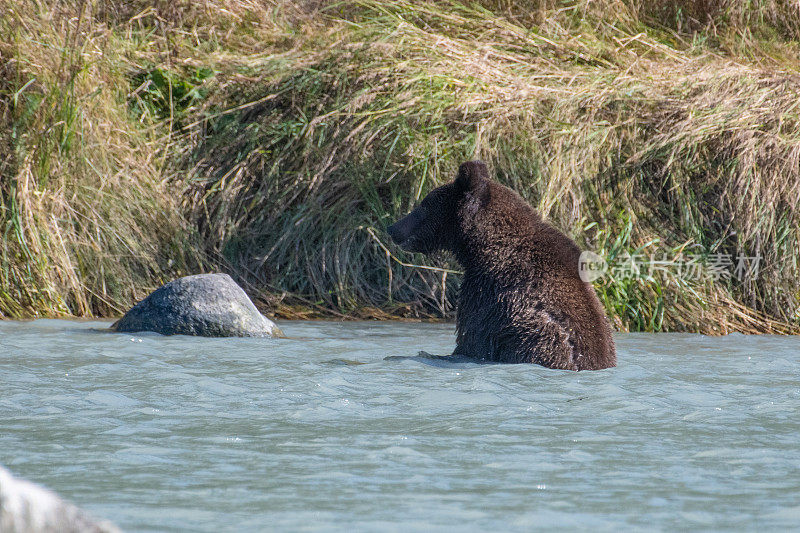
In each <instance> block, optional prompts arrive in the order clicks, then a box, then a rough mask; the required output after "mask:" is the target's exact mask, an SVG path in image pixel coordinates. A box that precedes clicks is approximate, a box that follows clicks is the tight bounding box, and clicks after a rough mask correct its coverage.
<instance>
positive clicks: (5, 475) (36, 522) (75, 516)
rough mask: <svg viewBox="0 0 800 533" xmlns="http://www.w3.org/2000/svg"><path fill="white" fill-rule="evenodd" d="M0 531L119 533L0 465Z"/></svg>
mask: <svg viewBox="0 0 800 533" xmlns="http://www.w3.org/2000/svg"><path fill="white" fill-rule="evenodd" d="M0 531H2V532H3V533H39V532H41V533H45V532H47V533H50V532H55V531H58V532H60V533H61V532H63V533H89V532H91V533H119V529H118V528H117V527H116V526H115V525H113V524H112V523H110V522H99V521H96V520H95V519H94V518H92V517H91V516H89V515H88V514H87V513H86V512H85V511H83V510H81V509H79V508H78V507H75V506H74V505H72V504H71V503H67V502H65V501H64V500H62V499H61V498H59V497H58V495H57V494H55V493H54V492H51V491H49V490H47V489H45V488H42V487H40V486H39V485H35V484H33V483H31V482H29V481H25V480H23V479H19V478H15V477H14V476H12V475H11V473H10V472H9V471H8V470H6V469H4V468H3V467H2V466H0Z"/></svg>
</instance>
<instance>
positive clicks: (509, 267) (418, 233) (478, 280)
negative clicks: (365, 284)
mask: <svg viewBox="0 0 800 533" xmlns="http://www.w3.org/2000/svg"><path fill="white" fill-rule="evenodd" d="M388 232H389V235H390V236H391V237H392V239H393V240H394V241H395V242H396V243H397V244H398V245H400V246H401V247H402V248H403V249H405V250H407V251H410V252H420V253H431V252H434V251H436V250H449V251H450V252H452V253H453V254H454V255H455V257H456V259H457V260H458V262H459V263H460V264H461V265H462V267H463V269H464V279H463V282H462V284H461V288H460V292H459V298H458V304H457V315H456V316H457V326H456V333H457V341H456V349H455V351H454V352H453V355H464V356H468V357H474V358H479V359H484V360H487V361H496V362H504V363H536V364H539V365H543V366H546V367H549V368H560V369H568V370H597V369H601V368H608V367H612V366H615V365H616V352H615V349H614V340H613V338H612V335H611V327H610V325H609V323H608V319H607V318H606V315H605V312H604V310H603V307H602V306H601V304H600V301H599V299H598V298H597V295H596V293H595V291H594V288H593V287H592V285H591V284H590V283H585V282H583V281H582V280H581V279H580V276H579V274H578V258H579V256H580V249H579V248H578V246H577V245H576V244H575V242H574V241H573V240H572V239H570V238H569V237H567V236H566V235H564V234H563V233H561V232H560V231H558V230H557V229H555V228H554V227H553V226H551V225H550V224H548V223H547V222H545V221H544V220H543V219H542V217H541V216H540V215H539V214H538V213H537V212H536V211H534V210H533V208H531V207H530V206H529V205H528V204H527V203H526V202H525V200H523V199H522V197H521V196H519V195H518V194H517V193H515V192H514V191H512V190H511V189H509V188H508V187H505V186H503V185H500V184H499V183H496V182H493V181H491V180H490V179H489V174H488V171H487V168H486V165H484V164H483V163H482V162H480V161H470V162H467V163H463V164H462V165H461V166H460V168H459V170H458V176H457V178H456V179H455V181H453V182H451V183H448V184H446V185H443V186H441V187H439V188H437V189H435V190H433V191H431V193H430V194H428V195H427V196H426V197H425V198H424V199H423V200H422V202H421V204H420V205H419V206H418V207H417V208H416V209H414V210H413V211H412V212H411V213H409V214H408V215H407V216H406V217H404V218H402V219H401V220H399V221H398V222H396V223H395V224H393V225H392V226H390V227H389V228H388Z"/></svg>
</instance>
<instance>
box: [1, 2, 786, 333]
mask: <svg viewBox="0 0 800 533" xmlns="http://www.w3.org/2000/svg"><path fill="white" fill-rule="evenodd" d="M5 4H6V5H7V7H6V8H5V9H4V12H7V13H10V16H6V17H4V18H3V19H2V22H0V24H2V25H3V27H2V28H0V35H2V36H3V37H1V38H0V39H2V44H1V45H0V46H1V47H2V48H0V53H2V61H3V67H2V69H3V70H2V76H1V78H0V84H1V85H0V120H2V121H3V127H2V133H0V150H2V152H3V154H2V155H3V161H4V162H3V163H2V167H1V168H0V177H2V187H1V188H0V191H1V192H0V194H1V195H2V196H0V198H1V199H2V200H1V201H2V204H1V206H2V207H1V208H2V212H1V213H0V224H1V225H2V228H3V231H4V239H3V243H2V253H3V259H2V272H0V276H2V277H1V278H0V312H2V313H3V314H5V315H6V316H30V315H34V314H45V315H51V314H74V315H89V314H101V315H105V314H117V313H118V312H119V310H121V309H124V308H126V307H127V306H129V305H130V304H131V302H132V301H133V300H134V299H135V298H136V297H140V296H141V295H142V294H143V293H145V292H146V291H147V290H148V289H151V288H153V287H154V286H156V285H157V284H159V283H160V282H162V281H163V280H166V279H168V278H171V277H174V276H176V275H180V274H182V273H185V272H194V271H197V270H199V269H223V270H226V271H228V272H230V273H231V274H233V275H234V277H235V278H236V279H238V280H239V281H241V282H242V283H243V284H244V285H245V286H246V287H247V288H248V290H249V291H250V292H251V294H253V295H254V296H256V297H257V298H258V299H259V300H260V301H261V302H262V303H263V304H264V305H265V306H266V307H267V308H269V309H271V310H273V311H275V312H277V314H278V315H279V316H287V317H302V316H318V315H334V316H340V315H345V316H373V317H376V316H377V317H382V316H406V317H441V316H449V315H450V314H451V313H452V308H453V307H452V306H453V301H454V297H455V289H456V287H457V284H458V274H457V273H455V272H453V271H455V270H457V265H454V264H452V263H451V262H450V260H449V258H447V257H440V258H434V259H433V260H429V259H425V258H421V257H418V256H412V255H408V254H403V253H402V252H401V251H400V250H397V249H396V248H394V247H393V246H391V245H390V244H389V243H388V242H386V239H385V236H384V234H383V229H384V228H385V226H386V225H388V224H389V223H390V222H391V221H393V220H394V219H396V218H397V217H398V216H399V215H401V214H402V213H404V212H405V211H407V210H408V209H410V208H411V206H413V205H414V204H415V202H416V201H417V200H418V199H419V198H421V197H422V196H424V195H425V193H426V192H427V191H429V190H430V189H432V188H433V187H435V186H437V185H439V184H441V183H443V182H445V181H448V180H449V179H451V178H452V176H453V172H454V170H455V168H456V167H457V165H458V163H459V162H461V161H463V160H466V159H471V158H481V159H484V160H486V161H487V162H488V163H489V164H490V166H491V168H492V169H493V171H494V172H495V173H496V175H497V176H498V178H499V179H500V180H501V181H502V182H504V183H506V184H508V185H510V186H511V187H513V188H514V189H515V190H517V191H519V192H520V193H521V194H522V195H523V196H525V197H526V198H527V199H529V200H530V201H531V203H532V204H533V205H535V206H537V207H538V209H540V210H541V211H542V212H543V213H544V214H545V215H546V216H547V217H549V218H550V219H551V220H552V221H553V223H554V224H556V225H557V226H558V227H560V228H561V229H563V230H564V231H566V232H567V233H569V234H571V235H572V236H573V237H574V238H575V239H576V240H577V241H578V242H579V244H581V246H583V247H585V248H587V249H590V250H594V251H597V252H598V253H600V254H601V255H603V256H604V257H606V258H607V259H608V260H609V261H610V263H611V265H612V268H611V269H610V271H609V273H608V274H607V275H606V276H605V277H603V278H601V279H600V280H598V281H597V282H596V287H597V289H598V292H599V293H600V295H601V298H602V299H603V301H604V303H605V304H606V308H607V310H608V313H609V315H610V316H612V317H613V318H614V320H615V322H616V324H617V326H618V327H619V328H620V329H630V330H647V331H663V330H670V331H702V332H707V333H715V332H716V333H719V332H726V331H735V330H738V331H748V332H755V331H776V332H788V331H796V330H797V327H798V324H799V323H800V307H799V305H800V286H799V285H798V279H800V272H799V271H798V270H799V268H798V258H800V229H798V227H800V224H798V222H800V213H798V198H800V124H799V122H800V76H798V67H800V60H798V57H800V44H798V39H799V38H800V11H798V7H797V6H796V5H792V3H790V2H781V1H764V2H749V3H744V2H732V1H731V2H725V1H722V2H717V3H714V2H679V3H677V4H674V6H673V7H670V8H664V7H663V6H662V3H657V2H653V3H648V2H616V1H613V0H602V1H594V2H585V1H576V2H548V1H543V2H507V1H502V0H499V1H494V2H492V1H483V2H475V3H458V2H449V1H439V2H433V1H427V2H425V1H397V2H376V1H369V0H365V1H360V2H347V3H330V2H317V3H309V2H307V3H293V2H264V1H262V2H250V1H246V0H210V1H208V2H204V3H202V4H201V3H185V5H183V6H181V5H180V4H173V3H171V2H169V3H168V2H160V1H155V2H153V1H151V2H144V1H140V2H126V3H124V4H123V3H117V2H112V1H106V2H99V1H96V2H92V1H89V0H87V1H85V2H73V3H64V2H59V3H56V2H44V1H41V2H28V3H25V5H24V6H23V7H20V6H19V5H17V4H14V3H11V2H9V1H8V0H5ZM176 5H177V6H178V7H175V6H176ZM629 256H631V257H634V258H645V259H646V258H653V259H656V260H658V261H660V263H658V264H659V265H666V264H669V265H670V266H669V267H668V268H655V269H654V270H653V271H652V272H649V271H648V268H647V267H646V266H645V268H643V269H642V270H641V271H640V272H639V273H638V275H635V276H631V275H629V274H630V273H626V272H624V271H623V270H624V269H622V268H618V267H619V265H621V264H623V263H624V260H623V258H625V257H629ZM738 256H747V257H759V258H760V259H759V264H758V269H757V270H755V271H752V272H735V267H736V258H737V257H738ZM726 257H727V258H729V259H731V260H732V262H733V264H732V265H726V266H725V269H724V271H725V274H729V275H723V276H719V277H718V279H714V278H715V277H716V276H710V277H709V276H694V275H687V272H686V270H687V269H688V268H689V267H690V266H692V265H696V264H699V265H703V266H705V271H706V272H709V271H713V266H714V264H715V262H717V263H718V262H719V260H720V258H726ZM401 263H405V265H403V264H401ZM653 264H655V263H649V262H647V265H653ZM415 265H416V266H415ZM676 265H678V267H676ZM422 266H426V267H434V268H433V269H431V268H421V267H422ZM678 268H682V269H683V270H681V271H679V270H678ZM740 278H741V279H740Z"/></svg>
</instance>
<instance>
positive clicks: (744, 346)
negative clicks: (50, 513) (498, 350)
mask: <svg viewBox="0 0 800 533" xmlns="http://www.w3.org/2000/svg"><path fill="white" fill-rule="evenodd" d="M279 325H280V326H281V328H283V330H284V332H285V333H286V334H287V335H288V336H289V337H290V338H288V339H203V338H192V337H181V336H179V337H162V336H159V335H155V334H137V335H131V334H118V333H108V332H105V331H101V330H102V329H103V328H106V327H107V326H108V323H104V322H68V321H57V320H37V321H35V322H0V464H3V465H5V466H6V467H8V468H9V469H10V470H11V471H13V472H14V473H16V474H18V475H20V476H22V477H25V478H28V479H30V480H33V481H36V482H39V483H42V484H44V485H46V486H48V487H50V488H52V489H55V490H56V491H57V492H59V493H60V494H61V495H62V496H64V497H66V498H68V499H70V500H72V501H74V502H76V503H78V504H79V505H81V506H83V507H85V508H86V509H88V510H90V511H91V512H93V513H94V514H95V515H97V516H100V517H104V518H109V519H111V520H113V521H115V522H116V523H117V524H118V525H119V526H121V527H122V528H123V529H126V530H130V531H186V530H190V531H209V532H211V531H214V532H216V531H257V530H315V529H323V530H329V529H334V530H353V529H357V530H370V531H372V530H392V531H409V530H417V531H423V530H424V531H430V530H433V531H436V530H441V531H464V530H472V531H485V530H496V531H506V530H518V531H526V530H530V529H533V528H544V529H552V528H554V527H555V526H561V527H563V528H565V529H576V528H577V529H583V530H589V529H590V530H618V529H625V530H652V529H661V530H675V529H692V530H701V529H702V530H707V529H717V530H720V529H722V530H742V531H753V530H755V529H760V530H786V529H792V528H798V527H800V339H798V338H793V337H773V336H760V337H756V336H744V335H729V336H727V337H719V338H711V337H703V336H699V335H683V334H658V335H648V334H620V335H618V336H617V337H616V338H617V345H618V355H619V366H618V367H617V368H615V369H610V370H603V371H598V372H580V373H573V372H565V371H556V370H548V369H545V368H542V367H538V366H534V365H479V364H475V363H471V362H465V361H460V362H451V361H442V360H438V359H430V358H424V357H415V356H416V355H417V353H418V352H419V351H420V350H425V351H427V352H430V353H433V354H447V353H449V352H450V351H451V350H452V349H453V345H454V337H453V326H452V325H436V324H413V323H332V322H327V323H326V322H283V323H280V324H279ZM387 357H388V359H387Z"/></svg>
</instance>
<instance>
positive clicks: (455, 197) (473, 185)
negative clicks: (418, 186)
mask: <svg viewBox="0 0 800 533" xmlns="http://www.w3.org/2000/svg"><path fill="white" fill-rule="evenodd" d="M488 185H489V171H488V170H487V168H486V165H485V164H484V163H483V162H482V161H468V162H466V163H462V164H461V166H460V167H459V168H458V176H457V177H456V179H455V180H454V181H452V182H450V183H448V184H446V185H442V186H441V187H438V188H436V189H434V190H433V191H431V192H430V193H429V194H428V195H427V196H426V197H425V198H424V199H423V200H422V203H420V205H419V206H418V207H417V208H416V209H414V210H413V211H411V212H410V213H409V214H408V215H406V216H405V217H403V218H401V219H400V220H398V221H397V222H395V223H394V224H392V225H391V226H389V227H388V228H387V231H388V232H389V235H390V236H391V237H392V240H393V241H394V242H395V243H397V244H398V245H400V247H401V248H403V249H404V250H406V251H407V252H419V253H426V254H427V253H431V252H435V251H437V250H450V251H456V246H457V244H458V242H459V239H460V233H461V227H460V223H461V222H463V221H464V219H465V217H468V216H470V215H472V216H474V215H475V213H477V211H478V209H479V208H480V207H481V206H482V205H483V204H484V203H485V202H486V199H487V197H488V194H489V186H488Z"/></svg>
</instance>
